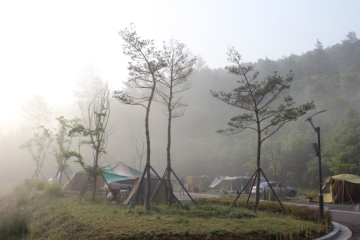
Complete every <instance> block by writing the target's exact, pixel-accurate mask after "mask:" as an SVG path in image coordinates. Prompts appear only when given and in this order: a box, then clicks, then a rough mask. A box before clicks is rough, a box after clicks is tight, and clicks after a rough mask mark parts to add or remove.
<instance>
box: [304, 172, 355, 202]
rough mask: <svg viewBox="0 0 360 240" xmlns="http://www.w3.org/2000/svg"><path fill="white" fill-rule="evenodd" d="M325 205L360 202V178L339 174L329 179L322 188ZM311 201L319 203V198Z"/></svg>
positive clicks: (316, 197) (315, 197)
mask: <svg viewBox="0 0 360 240" xmlns="http://www.w3.org/2000/svg"><path fill="white" fill-rule="evenodd" d="M322 189H323V198H324V203H344V202H348V201H350V202H352V203H354V202H360V176H358V175H354V174H338V175H335V176H331V177H328V178H327V179H326V181H325V183H324V185H323V187H322ZM311 201H313V202H318V201H319V196H318V195H316V196H314V197H313V198H312V199H311Z"/></svg>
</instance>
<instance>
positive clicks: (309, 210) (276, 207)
mask: <svg viewBox="0 0 360 240" xmlns="http://www.w3.org/2000/svg"><path fill="white" fill-rule="evenodd" d="M233 201H234V199H233V198H206V199H199V200H198V203H200V204H204V203H207V204H209V203H211V204H221V205H225V206H230V204H231V203H232V202H233ZM253 204H254V200H249V202H248V204H247V206H245V205H246V199H240V198H239V199H238V200H237V201H236V202H235V204H234V206H233V207H245V208H247V209H249V210H251V209H252V206H253ZM282 205H283V206H284V208H285V211H286V214H287V215H293V216H294V217H296V218H298V219H301V220H306V221H312V222H319V209H318V208H313V207H308V206H301V205H295V204H286V203H282ZM258 210H259V211H266V212H273V213H281V212H283V210H282V208H281V206H280V204H279V203H278V202H277V201H271V202H268V201H260V203H259V207H258ZM324 215H325V225H327V226H330V225H331V221H332V217H331V213H330V211H327V212H325V214H324Z"/></svg>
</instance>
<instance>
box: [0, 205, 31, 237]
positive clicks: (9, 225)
mask: <svg viewBox="0 0 360 240" xmlns="http://www.w3.org/2000/svg"><path fill="white" fill-rule="evenodd" d="M0 216H1V217H0V240H3V239H4V240H5V239H19V238H20V237H22V236H25V235H26V234H27V233H28V232H29V218H28V215H27V214H26V213H25V212H23V211H16V212H11V213H9V214H5V213H1V215H0Z"/></svg>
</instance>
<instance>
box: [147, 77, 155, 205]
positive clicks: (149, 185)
mask: <svg viewBox="0 0 360 240" xmlns="http://www.w3.org/2000/svg"><path fill="white" fill-rule="evenodd" d="M153 79H155V78H153ZM155 86H156V82H154V87H153V89H152V91H151V95H150V98H149V102H148V107H147V108H146V117H145V135H146V146H147V149H146V178H147V179H146V191H145V204H144V206H145V210H146V211H150V198H151V179H150V153H151V152H150V132H149V114H150V106H151V102H152V99H153V97H154V92H155Z"/></svg>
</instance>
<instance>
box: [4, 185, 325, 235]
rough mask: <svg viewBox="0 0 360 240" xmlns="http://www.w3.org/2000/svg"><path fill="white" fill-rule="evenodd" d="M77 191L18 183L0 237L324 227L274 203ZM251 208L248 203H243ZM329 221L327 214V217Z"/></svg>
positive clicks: (303, 212)
mask: <svg viewBox="0 0 360 240" xmlns="http://www.w3.org/2000/svg"><path fill="white" fill-rule="evenodd" d="M76 199H77V194H69V193H65V194H63V193H61V192H60V191H59V189H58V188H57V187H55V186H45V190H44V191H38V190H36V189H35V188H33V189H32V190H26V189H25V188H24V187H23V186H20V187H18V188H17V190H16V193H15V194H12V195H9V196H6V197H3V198H2V199H1V201H0V214H1V215H0V216H1V217H0V239H11V238H13V239H220V238H221V239H312V238H315V237H318V236H321V235H324V234H325V233H326V232H328V231H329V230H330V227H329V225H328V224H326V225H325V226H323V225H320V224H318V223H317V220H318V219H317V217H318V211H317V210H316V209H311V208H308V207H297V206H291V205H285V207H286V211H287V214H286V215H284V214H283V213H281V210H280V206H279V205H278V204H277V203H274V202H262V203H261V204H260V206H259V211H258V213H257V214H253V213H252V212H251V210H250V209H246V208H244V200H242V199H239V200H238V201H237V204H236V206H235V207H233V208H229V207H228V206H229V203H230V202H231V201H232V200H233V199H232V198H219V199H202V200H199V202H198V206H197V207H196V206H194V205H186V204H185V205H184V206H185V209H182V208H181V207H180V206H179V205H177V204H173V205H172V206H171V207H167V206H163V205H152V206H151V211H149V212H145V211H144V210H143V207H140V206H137V207H135V208H134V209H132V210H131V211H130V213H128V206H123V205H116V204H107V203H106V202H105V201H103V200H101V199H100V196H99V197H98V199H99V201H97V202H91V201H90V194H89V195H88V196H87V195H85V196H84V198H83V200H82V201H81V203H78V202H77V201H76ZM249 205H250V206H249V207H251V205H252V203H251V202H250V204H249ZM327 219H328V221H331V216H327Z"/></svg>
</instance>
